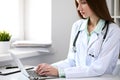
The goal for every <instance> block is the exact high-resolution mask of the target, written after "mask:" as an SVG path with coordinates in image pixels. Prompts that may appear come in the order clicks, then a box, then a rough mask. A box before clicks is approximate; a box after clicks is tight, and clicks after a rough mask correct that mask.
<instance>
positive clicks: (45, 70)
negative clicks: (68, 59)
mask: <svg viewBox="0 0 120 80" xmlns="http://www.w3.org/2000/svg"><path fill="white" fill-rule="evenodd" d="M36 73H37V74H39V75H41V76H56V77H58V69H57V68H55V67H53V66H51V65H49V64H46V63H42V64H39V65H38V67H37V68H36Z"/></svg>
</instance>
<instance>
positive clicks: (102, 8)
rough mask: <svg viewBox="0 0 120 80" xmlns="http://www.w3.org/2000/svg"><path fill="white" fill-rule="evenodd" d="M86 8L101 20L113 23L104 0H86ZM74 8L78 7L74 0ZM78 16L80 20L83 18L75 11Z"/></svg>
mask: <svg viewBox="0 0 120 80" xmlns="http://www.w3.org/2000/svg"><path fill="white" fill-rule="evenodd" d="M86 1H87V4H88V6H89V7H90V8H91V9H92V11H93V12H94V13H95V14H96V15H97V16H98V17H100V18H101V19H104V20H106V21H108V22H114V21H113V19H112V18H111V16H110V13H109V10H108V7H107V3H106V0H86ZM75 5H76V8H77V7H78V3H77V1H76V0H75ZM77 12H78V15H79V17H80V18H83V16H82V15H81V14H80V12H79V11H78V10H77Z"/></svg>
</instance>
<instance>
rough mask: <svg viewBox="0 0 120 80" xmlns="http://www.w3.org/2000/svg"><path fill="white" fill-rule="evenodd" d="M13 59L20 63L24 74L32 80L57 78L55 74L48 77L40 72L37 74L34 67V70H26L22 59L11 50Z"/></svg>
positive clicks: (19, 65)
mask: <svg viewBox="0 0 120 80" xmlns="http://www.w3.org/2000/svg"><path fill="white" fill-rule="evenodd" d="M10 54H11V56H12V58H13V60H14V61H15V62H16V64H17V65H18V67H19V69H20V71H21V72H22V74H23V75H24V76H26V77H28V78H30V80H41V79H42V80H44V79H52V78H56V77H53V76H47V77H42V76H39V75H38V74H36V72H35V71H34V70H33V69H32V70H26V69H24V67H23V64H22V63H21V61H20V59H19V58H17V56H16V55H15V54H14V53H12V52H10Z"/></svg>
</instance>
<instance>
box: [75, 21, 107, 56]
mask: <svg viewBox="0 0 120 80" xmlns="http://www.w3.org/2000/svg"><path fill="white" fill-rule="evenodd" d="M80 26H81V25H80ZM108 26H109V22H108V21H106V22H105V25H104V27H103V28H102V31H103V30H104V29H105V28H106V31H105V34H104V36H103V40H102V43H103V42H104V40H105V38H106V35H107V32H108ZM80 32H81V31H78V33H77V35H76V36H75V39H74V41H73V52H74V53H76V52H77V51H76V41H77V39H78V36H79V34H80ZM89 56H91V57H94V54H89Z"/></svg>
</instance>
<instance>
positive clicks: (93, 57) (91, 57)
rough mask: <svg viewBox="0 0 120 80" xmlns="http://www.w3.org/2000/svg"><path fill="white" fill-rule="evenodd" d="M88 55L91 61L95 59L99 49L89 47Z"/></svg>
mask: <svg viewBox="0 0 120 80" xmlns="http://www.w3.org/2000/svg"><path fill="white" fill-rule="evenodd" d="M88 55H89V57H90V59H91V62H93V61H95V60H96V59H97V58H98V56H99V51H97V50H95V49H94V48H91V49H90V50H89V51H88Z"/></svg>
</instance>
